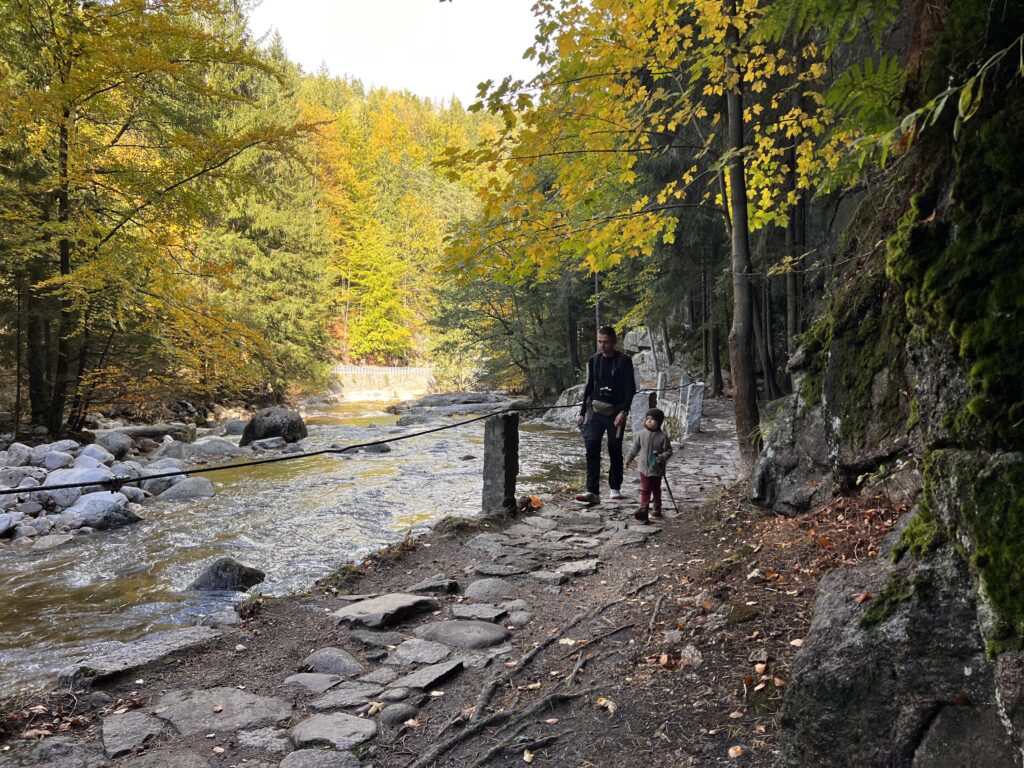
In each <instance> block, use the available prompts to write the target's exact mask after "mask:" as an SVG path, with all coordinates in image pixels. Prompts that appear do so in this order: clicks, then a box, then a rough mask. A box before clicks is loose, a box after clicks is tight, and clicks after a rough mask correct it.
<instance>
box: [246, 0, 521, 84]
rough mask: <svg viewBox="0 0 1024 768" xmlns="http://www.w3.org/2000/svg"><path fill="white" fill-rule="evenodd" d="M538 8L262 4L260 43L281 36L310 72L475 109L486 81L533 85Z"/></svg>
mask: <svg viewBox="0 0 1024 768" xmlns="http://www.w3.org/2000/svg"><path fill="white" fill-rule="evenodd" d="M533 2H534V0H451V2H444V3H442V2H438V0H262V2H261V3H260V4H259V5H258V6H257V7H256V8H254V9H253V11H252V13H251V15H250V21H249V27H250V29H251V30H252V32H253V34H254V35H256V36H257V37H259V36H261V35H263V34H264V33H266V32H267V31H269V30H271V29H276V30H277V31H278V32H279V33H280V34H281V37H282V38H283V40H284V46H285V49H286V50H287V51H288V58H290V59H291V60H292V61H295V62H298V63H299V64H301V65H302V68H303V70H304V71H306V72H316V71H318V70H319V69H320V65H321V64H326V65H327V69H328V70H329V71H330V72H331V74H333V75H349V76H352V77H356V78H359V79H360V80H362V81H363V84H364V85H367V86H371V85H374V86H384V87H386V88H389V89H392V90H408V91H411V92H412V93H415V94H418V95H420V96H427V97H429V98H432V99H434V100H441V99H444V100H446V101H447V100H449V99H450V98H451V97H452V96H453V95H454V96H457V97H458V98H459V99H461V100H462V102H463V103H464V104H469V103H471V102H473V101H475V100H476V86H477V83H479V82H480V81H482V80H487V79H493V80H494V81H495V82H499V81H500V80H501V78H503V77H504V76H505V75H513V76H515V77H523V78H526V77H530V76H532V75H533V74H534V66H533V62H530V61H524V60H523V58H522V55H523V51H525V50H526V49H527V48H529V47H530V46H531V45H532V44H533V33H534V19H533V14H532V13H531V12H530V7H531V6H532V5H533Z"/></svg>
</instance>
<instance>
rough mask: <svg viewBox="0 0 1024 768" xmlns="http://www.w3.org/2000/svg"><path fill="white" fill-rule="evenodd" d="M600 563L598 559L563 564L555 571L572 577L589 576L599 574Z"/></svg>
mask: <svg viewBox="0 0 1024 768" xmlns="http://www.w3.org/2000/svg"><path fill="white" fill-rule="evenodd" d="M599 562H600V561H599V560H598V559H597V558H593V559H591V560H577V561H576V562H574V563H562V564H561V565H560V566H558V567H557V568H555V571H557V572H558V573H567V574H569V575H570V576H589V575H590V574H592V573H597V564H598V563H599Z"/></svg>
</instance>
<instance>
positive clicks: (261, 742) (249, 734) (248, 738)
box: [238, 728, 292, 752]
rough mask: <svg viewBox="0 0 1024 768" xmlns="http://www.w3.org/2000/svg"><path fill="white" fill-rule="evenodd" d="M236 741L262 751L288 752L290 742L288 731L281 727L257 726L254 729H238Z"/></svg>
mask: <svg viewBox="0 0 1024 768" xmlns="http://www.w3.org/2000/svg"><path fill="white" fill-rule="evenodd" d="M238 743H239V744H241V745H242V746H243V747H250V748H251V749H259V750H262V751H263V752H290V751H291V749H292V743H291V742H290V741H289V740H288V731H286V730H285V729H283V728H257V729H256V730H254V731H239V732H238Z"/></svg>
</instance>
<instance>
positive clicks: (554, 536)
mask: <svg viewBox="0 0 1024 768" xmlns="http://www.w3.org/2000/svg"><path fill="white" fill-rule="evenodd" d="M570 536H572V534H571V533H568V532H567V531H560V530H558V529H557V528H555V529H552V530H549V531H545V532H544V533H543V534H541V538H542V539H544V541H561V540H562V539H568V538H569V537H570Z"/></svg>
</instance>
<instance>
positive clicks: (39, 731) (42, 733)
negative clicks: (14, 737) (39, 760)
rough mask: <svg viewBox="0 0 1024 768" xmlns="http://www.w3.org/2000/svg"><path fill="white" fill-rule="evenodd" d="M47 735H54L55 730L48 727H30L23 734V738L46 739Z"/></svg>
mask: <svg viewBox="0 0 1024 768" xmlns="http://www.w3.org/2000/svg"><path fill="white" fill-rule="evenodd" d="M47 736H53V732H52V731H50V730H47V729H46V728H30V729H29V730H27V731H25V732H24V733H23V734H21V738H23V739H45V738H46V737H47Z"/></svg>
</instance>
